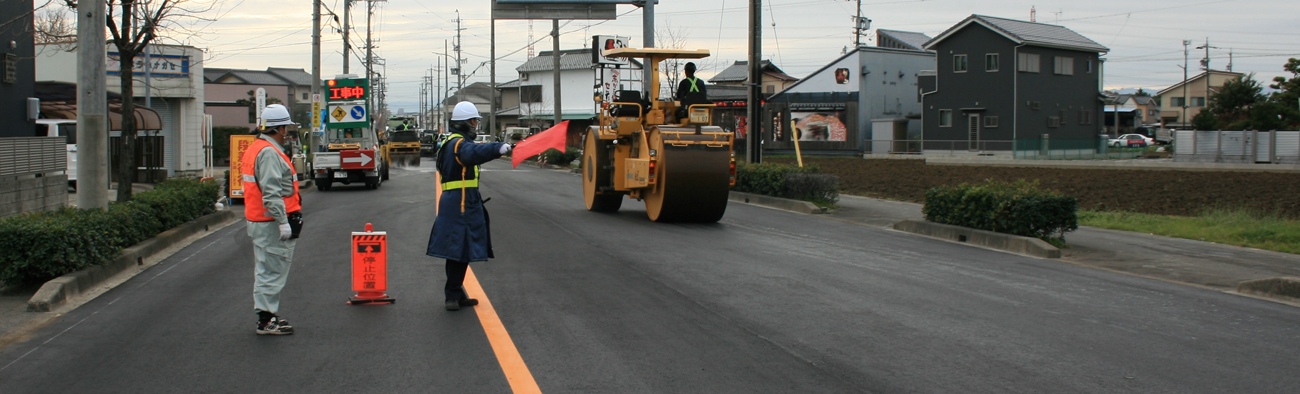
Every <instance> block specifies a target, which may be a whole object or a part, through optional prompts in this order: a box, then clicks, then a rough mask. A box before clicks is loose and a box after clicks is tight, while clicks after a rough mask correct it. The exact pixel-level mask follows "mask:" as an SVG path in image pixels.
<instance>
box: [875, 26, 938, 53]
mask: <svg viewBox="0 0 1300 394" xmlns="http://www.w3.org/2000/svg"><path fill="white" fill-rule="evenodd" d="M928 41H930V36H927V35H925V34H922V33H916V32H910V31H899V30H885V29H876V46H877V47H881V48H894V49H910V50H913V51H924V50H925V43H926V42H928Z"/></svg>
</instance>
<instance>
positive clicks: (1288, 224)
mask: <svg viewBox="0 0 1300 394" xmlns="http://www.w3.org/2000/svg"><path fill="white" fill-rule="evenodd" d="M1079 224H1080V225H1084V226H1092V227H1100V228H1108V229H1113V230H1124V231H1133V232H1140V233H1149V234H1155V235H1163V236H1169V237H1177V238H1186V239H1194V240H1199V241H1206V242H1215V243H1221V244H1227V245H1237V246H1248V247H1252V248H1259V249H1265V250H1272V251H1276V252H1284V253H1297V254H1300V221H1297V220H1287V219H1283V218H1281V217H1280V216H1279V215H1275V214H1269V213H1264V212H1256V211H1251V210H1247V209H1213V210H1208V211H1206V212H1205V213H1203V214H1201V215H1200V216H1194V217H1185V216H1165V215H1152V214H1146V213H1134V212H1109V211H1108V212H1098V211H1079Z"/></svg>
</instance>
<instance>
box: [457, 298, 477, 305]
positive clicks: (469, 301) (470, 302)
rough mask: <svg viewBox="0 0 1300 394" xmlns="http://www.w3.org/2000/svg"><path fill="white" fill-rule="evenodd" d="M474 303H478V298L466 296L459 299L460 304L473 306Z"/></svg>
mask: <svg viewBox="0 0 1300 394" xmlns="http://www.w3.org/2000/svg"><path fill="white" fill-rule="evenodd" d="M474 305H478V300H476V299H473V298H466V299H463V300H460V306H474Z"/></svg>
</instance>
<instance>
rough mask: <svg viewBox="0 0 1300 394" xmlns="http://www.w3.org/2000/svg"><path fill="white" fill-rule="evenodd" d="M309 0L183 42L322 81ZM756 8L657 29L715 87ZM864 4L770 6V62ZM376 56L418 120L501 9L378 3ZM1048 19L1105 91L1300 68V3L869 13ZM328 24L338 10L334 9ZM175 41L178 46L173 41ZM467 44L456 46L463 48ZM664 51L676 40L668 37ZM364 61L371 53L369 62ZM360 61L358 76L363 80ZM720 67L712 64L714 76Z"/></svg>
mask: <svg viewBox="0 0 1300 394" xmlns="http://www.w3.org/2000/svg"><path fill="white" fill-rule="evenodd" d="M311 4H312V2H311V1H309V0H223V1H222V2H221V3H220V4H219V7H217V8H216V9H214V10H212V11H209V12H207V13H206V14H205V15H204V16H206V17H208V18H212V19H216V21H215V22H211V23H205V24H203V27H202V29H201V31H202V33H201V35H199V36H194V37H188V38H183V42H186V43H188V44H190V45H194V46H197V47H200V48H205V49H206V51H207V55H206V56H207V59H205V60H206V62H205V66H207V67H225V68H247V69H265V68H267V67H271V66H274V67H292V68H303V69H304V70H307V71H309V72H310V71H311V31H310V30H311V10H312V7H311ZM324 4H325V8H326V9H328V10H333V11H334V12H335V13H337V14H338V15H339V16H340V19H341V18H342V13H343V8H342V7H343V0H324ZM365 4H366V3H365V2H364V1H358V2H356V3H355V4H354V5H353V12H352V15H353V25H354V26H353V28H354V29H355V31H356V35H354V36H353V42H354V43H355V45H356V46H360V45H362V43H363V42H364V37H365V12H364V10H365ZM748 4H749V2H747V1H744V0H690V1H681V0H662V1H661V2H660V3H659V5H658V6H657V7H656V9H655V10H656V14H657V15H656V16H655V22H656V23H655V24H656V29H657V30H658V31H659V34H660V35H661V37H662V34H663V33H664V32H666V31H670V30H671V31H674V32H678V33H682V35H683V36H684V37H685V44H684V45H683V47H684V48H689V49H708V50H709V51H710V52H711V53H712V54H713V57H712V58H711V59H713V62H712V63H708V62H706V63H705V64H704V65H705V67H702V68H701V71H700V75H701V76H704V77H708V76H711V75H713V74H714V73H716V72H718V71H721V69H722V68H725V67H726V66H727V65H730V64H731V63H732V62H733V61H735V60H744V59H745V58H746V55H745V51H746V49H747V42H746V39H745V37H746V26H745V25H746V22H747V10H748ZM855 5H856V3H855V2H851V1H844V0H769V1H766V2H764V4H763V28H764V30H763V57H764V58H765V59H771V60H772V61H774V62H775V63H776V64H777V65H778V67H780V68H782V69H783V70H785V71H786V72H787V73H789V74H790V75H792V76H795V77H797V78H803V77H806V76H807V75H808V74H809V73H811V72H813V71H816V70H817V69H818V68H820V67H822V66H824V65H825V64H827V63H828V62H830V61H832V60H834V59H835V58H837V57H839V56H840V54H841V51H842V50H843V49H844V48H845V47H846V46H851V45H852V44H853V35H852V19H851V15H853V14H854V7H855ZM374 7H375V13H374V19H373V23H374V32H373V34H374V36H375V37H376V40H377V43H376V47H377V48H376V53H377V54H378V56H381V57H382V58H384V60H385V62H386V67H385V68H384V69H382V70H380V71H382V72H384V73H385V74H386V75H387V76H388V82H389V103H390V108H391V109H392V110H393V111H394V112H396V111H397V109H398V108H403V107H404V108H405V109H406V110H407V111H408V112H409V111H413V110H414V109H415V106H416V100H417V96H418V91H419V88H418V84H419V81H420V77H421V75H425V74H427V73H428V69H429V68H430V67H431V66H433V65H434V64H435V63H436V62H437V59H438V58H439V57H441V55H437V54H434V53H432V52H442V51H443V41H444V40H453V39H454V37H455V33H456V31H455V29H456V24H455V22H454V20H455V19H456V18H457V12H456V11H457V10H459V12H460V13H459V18H460V19H461V20H462V27H463V28H464V29H465V30H463V31H462V32H461V34H462V37H461V39H462V40H463V50H464V58H465V59H467V63H466V64H465V69H466V70H467V72H468V71H470V70H474V69H475V68H478V67H479V65H480V64H482V63H483V62H485V61H487V60H488V57H489V45H490V39H489V38H490V32H489V23H490V20H489V18H490V8H491V3H490V2H489V1H484V0H471V1H447V0H388V1H386V2H376V3H374ZM1031 7H1034V8H1036V9H1037V21H1038V22H1040V23H1050V24H1058V25H1061V26H1065V27H1067V28H1070V29H1072V30H1074V31H1076V32H1078V33H1080V34H1082V35H1084V36H1086V37H1088V38H1090V39H1092V40H1093V41H1096V42H1098V43H1100V44H1102V45H1104V46H1106V47H1109V48H1110V53H1107V54H1105V55H1104V57H1105V58H1106V59H1107V62H1106V69H1105V75H1104V76H1105V85H1106V87H1107V88H1137V87H1145V88H1148V89H1159V88H1163V87H1167V86H1169V85H1170V84H1173V83H1177V82H1179V81H1181V80H1182V79H1183V71H1182V69H1181V68H1180V67H1179V66H1180V65H1182V64H1183V45H1182V43H1183V40H1191V41H1192V45H1191V46H1190V48H1189V49H1190V51H1191V55H1190V59H1191V60H1190V65H1191V69H1192V75H1195V74H1196V73H1197V72H1199V69H1198V66H1199V63H1198V62H1199V61H1200V59H1201V58H1203V57H1204V56H1205V50H1204V49H1196V47H1197V46H1202V45H1204V44H1205V41H1206V39H1207V38H1208V39H1209V43H1210V45H1211V46H1213V47H1218V48H1214V49H1210V57H1211V66H1212V67H1213V68H1214V69H1216V70H1221V69H1223V68H1224V67H1225V66H1226V65H1227V63H1228V55H1229V51H1230V50H1231V52H1232V54H1233V61H1232V63H1233V71H1237V72H1246V73H1250V72H1253V73H1256V74H1257V75H1256V78H1257V79H1259V80H1260V81H1262V82H1265V84H1267V82H1268V81H1271V80H1272V78H1273V77H1274V76H1279V75H1283V73H1284V72H1283V71H1282V65H1283V64H1285V63H1286V60H1287V59H1288V58H1289V57H1300V40H1297V38H1300V2H1297V1H1294V0H1184V1H1172V0H1149V1H1129V0H1124V1H1121V0H1088V1H1060V0H1030V1H1022V0H1004V1H989V0H985V1H974V0H894V1H890V0H863V3H862V14H863V16H866V17H869V18H871V19H872V20H873V23H872V25H871V27H872V30H871V32H870V35H869V37H867V38H864V40H869V41H870V43H871V44H873V45H874V32H875V29H876V28H883V29H890V30H904V31H915V32H921V33H925V34H927V35H930V36H932V37H933V36H936V35H938V34H939V33H941V32H943V31H944V30H946V29H947V28H949V27H951V26H952V25H954V24H956V23H958V22H960V21H961V20H962V19H964V18H966V17H967V16H969V15H971V14H981V15H990V16H997V17H1003V18H1011V19H1018V20H1026V21H1027V20H1029V18H1030V8H1031ZM323 12H326V13H328V11H323ZM618 13H619V15H620V17H619V18H618V19H617V20H612V21H586V20H573V21H561V22H560V24H561V26H562V27H561V29H560V31H561V33H562V35H561V40H560V42H561V45H560V47H561V48H562V49H573V48H582V47H586V46H589V45H590V41H591V36H592V35H596V34H602V35H606V34H608V35H623V36H631V37H632V45H633V46H637V47H639V46H641V43H642V39H643V38H642V37H641V32H642V26H641V21H642V13H641V9H640V8H637V7H633V6H627V5H620V6H618ZM528 25H529V22H528V21H516V20H503V21H498V22H497V43H496V49H497V56H498V57H499V58H500V60H499V61H498V62H497V80H498V81H499V82H505V81H509V80H512V79H515V78H516V77H517V73H516V72H515V71H514V68H515V67H517V66H519V65H520V64H522V63H523V62H524V61H525V60H527V49H525V48H526V46H527V44H528V37H529V27H528ZM325 26H326V27H325V31H324V32H323V34H322V37H323V38H322V42H323V44H322V46H323V48H324V49H323V50H322V75H323V76H325V77H330V76H333V75H334V74H337V73H339V72H341V71H342V54H341V51H342V40H341V36H340V34H338V33H337V31H338V29H337V24H335V23H333V22H332V21H331V23H329V24H326V25H325ZM550 28H551V22H550V21H549V20H539V21H535V22H533V28H532V34H533V37H534V39H542V40H541V41H540V42H537V43H536V44H535V45H534V49H535V50H536V52H538V53H540V52H541V51H543V50H550V48H551V45H552V43H551V40H550V39H549V38H545V37H546V36H547V35H548V34H549V32H550ZM173 41H175V40H173ZM449 42H451V44H449V45H454V41H449ZM659 43H660V46H662V44H663V43H662V40H660V42H659ZM363 53H364V52H363ZM357 59H358V58H357V57H353V59H352V61H351V69H352V72H353V73H360V71H359V70H361V66H360V62H359V61H358V60H357ZM710 66H711V67H710ZM487 80H488V67H487V66H486V65H484V66H482V68H481V69H479V70H478V71H477V72H476V73H474V74H473V76H472V77H471V78H470V82H475V81H487Z"/></svg>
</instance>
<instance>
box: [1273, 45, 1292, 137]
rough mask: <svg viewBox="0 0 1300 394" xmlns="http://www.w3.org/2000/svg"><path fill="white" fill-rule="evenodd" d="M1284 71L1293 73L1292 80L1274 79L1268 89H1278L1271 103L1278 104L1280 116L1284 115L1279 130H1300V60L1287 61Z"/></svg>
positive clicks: (1283, 67)
mask: <svg viewBox="0 0 1300 394" xmlns="http://www.w3.org/2000/svg"><path fill="white" fill-rule="evenodd" d="M1282 69H1283V70H1285V71H1287V72H1289V73H1291V78H1286V77H1273V84H1271V85H1268V87H1270V88H1273V89H1277V90H1278V91H1277V92H1274V93H1273V95H1272V96H1271V97H1269V102H1270V103H1273V104H1276V106H1275V108H1277V109H1278V111H1279V112H1278V114H1280V115H1282V119H1280V120H1279V122H1280V123H1281V126H1280V127H1279V128H1290V129H1297V128H1300V59H1296V58H1291V59H1289V60H1287V62H1286V64H1285V65H1283V66H1282Z"/></svg>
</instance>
